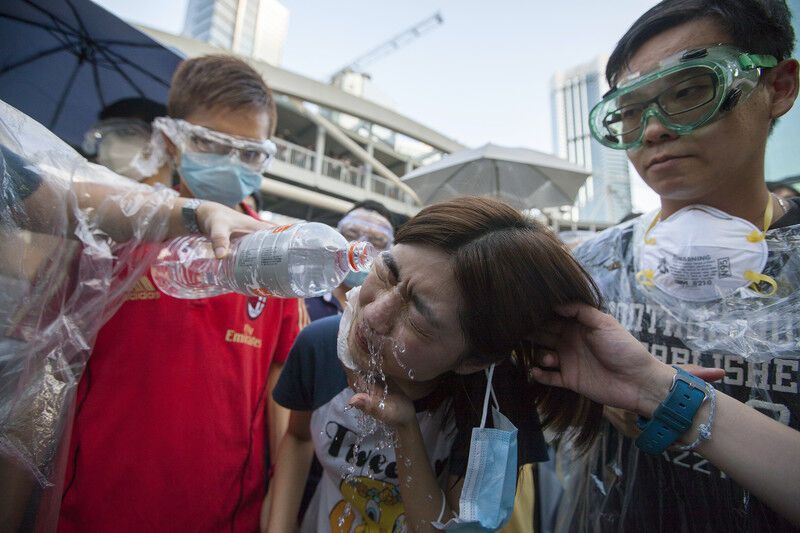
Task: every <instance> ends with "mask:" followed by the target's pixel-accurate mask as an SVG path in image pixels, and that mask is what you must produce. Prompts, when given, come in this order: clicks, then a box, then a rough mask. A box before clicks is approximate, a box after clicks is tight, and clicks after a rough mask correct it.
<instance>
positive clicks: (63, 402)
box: [0, 101, 176, 531]
mask: <svg viewBox="0 0 800 533" xmlns="http://www.w3.org/2000/svg"><path fill="white" fill-rule="evenodd" d="M175 197H176V194H175V193H174V192H172V191H170V190H167V189H160V190H157V189H153V188H150V187H147V186H145V185H141V184H138V183H136V182H133V181H131V180H128V179H125V178H122V177H121V176H118V175H116V174H114V173H112V172H111V171H109V170H107V169H105V168H104V167H100V166H98V165H94V164H91V163H89V162H87V161H86V160H85V159H84V158H83V157H81V156H80V155H78V153H76V152H75V151H74V150H72V149H71V148H70V147H69V146H67V145H66V144H65V143H64V142H62V141H61V140H60V139H58V138H57V137H56V136H55V135H53V134H52V133H50V132H49V131H48V130H47V129H45V128H44V127H43V126H42V125H40V124H39V123H37V122H35V121H34V120H33V119H31V118H29V117H27V116H26V115H24V114H23V113H21V112H19V111H18V110H16V109H14V108H13V107H11V106H9V105H7V104H5V103H4V102H2V101H0V328H1V329H0V331H1V333H0V487H1V488H0V492H3V493H4V494H3V497H2V498H0V518H1V519H0V523H3V524H4V525H5V526H10V528H9V529H10V530H16V529H17V528H20V529H24V530H37V531H54V530H55V528H56V523H57V519H58V509H59V503H60V501H61V490H62V482H63V480H62V477H63V473H64V468H65V458H66V452H67V447H68V440H69V434H70V430H71V419H72V412H73V399H74V394H75V390H76V387H77V384H78V382H79V380H80V378H81V374H82V371H83V369H84V366H85V364H86V361H87V358H88V357H89V354H90V352H91V349H92V344H93V342H94V339H95V336H96V334H97V331H98V330H99V329H100V327H101V326H102V325H103V323H104V322H105V320H106V319H107V318H108V317H110V316H111V315H112V314H113V313H114V312H115V311H116V309H117V308H118V307H119V305H120V304H121V303H122V302H123V300H124V297H125V294H126V292H127V290H128V289H129V288H130V286H131V285H132V284H133V283H134V282H135V281H136V280H137V279H138V277H139V276H140V275H141V273H142V271H144V269H145V268H147V267H148V266H149V262H150V260H151V259H152V257H150V255H154V254H155V253H156V252H157V250H155V249H153V250H152V252H145V253H144V254H143V253H142V250H141V249H142V248H144V247H141V246H138V245H139V244H141V243H142V242H144V241H159V240H162V239H163V238H164V237H165V236H166V233H167V223H168V218H169V217H168V215H169V212H170V209H171V207H172V205H173V203H174V199H175ZM137 248H138V251H137V253H134V251H135V250H137ZM149 248H151V249H152V248H155V247H149ZM148 254H150V255H148Z"/></svg>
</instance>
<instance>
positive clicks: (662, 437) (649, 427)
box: [636, 365, 708, 455]
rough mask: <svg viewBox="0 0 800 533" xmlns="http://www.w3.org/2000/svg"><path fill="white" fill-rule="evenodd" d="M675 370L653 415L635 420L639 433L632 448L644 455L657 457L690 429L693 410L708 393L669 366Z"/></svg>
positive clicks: (699, 381) (696, 380)
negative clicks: (670, 383)
mask: <svg viewBox="0 0 800 533" xmlns="http://www.w3.org/2000/svg"><path fill="white" fill-rule="evenodd" d="M673 368H674V369H675V370H676V371H677V372H676V373H675V376H673V378H672V386H671V387H670V389H669V394H667V397H666V398H664V401H662V402H661V403H660V404H659V406H658V407H656V410H655V412H654V413H653V418H652V420H647V419H646V418H642V417H639V420H638V421H637V425H638V426H639V429H641V430H642V434H641V435H639V437H637V439H636V446H637V447H638V448H639V449H640V450H642V451H643V452H645V453H649V454H652V455H658V454H660V453H662V452H663V451H664V450H666V449H667V448H669V446H670V445H671V444H672V443H673V442H675V441H676V440H678V438H680V436H681V435H683V434H684V433H686V432H687V431H689V428H691V427H692V420H694V416H695V415H696V414H697V410H698V409H700V406H701V405H703V402H704V401H705V399H706V397H707V396H708V393H707V392H706V390H707V389H706V387H707V383H706V382H705V381H703V380H702V379H700V378H698V377H696V376H693V375H692V374H690V373H688V372H686V371H685V370H682V369H680V368H678V367H677V366H674V365H673Z"/></svg>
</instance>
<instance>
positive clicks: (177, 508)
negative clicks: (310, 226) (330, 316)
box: [59, 55, 302, 532]
mask: <svg viewBox="0 0 800 533" xmlns="http://www.w3.org/2000/svg"><path fill="white" fill-rule="evenodd" d="M168 113H169V116H168V117H160V118H157V119H156V120H155V121H154V123H153V130H154V133H153V138H152V140H151V144H150V146H149V147H148V149H147V150H146V153H144V154H142V156H141V157H140V158H139V162H138V163H139V166H140V168H141V169H144V170H145V172H144V174H145V175H148V174H150V175H153V176H156V178H157V181H161V182H164V183H170V181H171V178H172V176H173V175H177V177H178V180H179V185H178V188H179V192H180V195H181V196H182V197H184V198H189V200H188V201H187V202H186V204H185V206H186V208H188V209H189V210H191V209H192V208H193V206H202V205H203V201H204V200H211V201H215V202H218V203H221V204H223V205H227V206H229V207H237V208H238V209H240V210H243V211H245V212H248V213H250V214H252V215H253V216H254V218H255V214H254V213H252V212H250V211H248V209H247V207H246V206H244V205H243V204H242V203H241V202H242V200H244V199H245V198H246V197H247V196H248V195H249V194H250V193H252V192H253V191H254V190H255V189H256V188H257V187H259V185H260V183H261V173H262V172H264V171H265V170H266V168H267V166H268V163H269V161H270V159H271V157H272V156H273V155H274V153H275V147H274V144H273V143H272V142H271V141H270V140H269V137H270V135H272V133H273V132H274V131H275V126H276V124H275V116H276V113H275V103H274V100H273V97H272V93H271V91H270V89H269V88H268V87H267V85H266V84H265V83H264V80H263V79H262V78H261V76H260V75H259V74H258V73H257V72H256V71H255V70H253V69H252V67H250V66H249V65H247V64H246V63H244V62H243V61H241V60H239V59H236V58H233V57H230V56H222V55H217V56H205V57H199V58H193V59H189V60H186V61H184V62H183V63H181V65H180V66H179V67H178V69H177V70H176V72H175V75H174V77H173V80H172V86H171V88H170V93H169V101H168ZM148 170H149V172H147V171H148ZM198 208H199V207H198ZM301 325H302V324H301V323H300V314H299V302H298V300H281V299H277V298H271V299H269V300H268V301H267V300H266V299H264V298H247V297H245V296H242V295H235V294H230V295H223V296H218V297H216V298H209V299H201V300H178V299H173V298H171V297H169V296H167V295H166V294H162V293H160V292H159V291H158V290H157V289H156V288H155V286H154V284H153V282H152V279H151V278H150V277H149V275H146V276H143V277H141V278H140V279H139V281H138V282H137V285H136V286H135V287H134V290H132V291H131V292H130V293H129V295H128V299H127V302H126V303H125V304H123V305H122V307H121V308H120V309H119V311H118V312H117V313H116V314H115V315H114V316H113V317H112V318H111V319H110V320H109V321H108V323H106V324H105V326H104V327H103V328H102V329H101V331H100V332H99V334H98V337H97V341H96V343H95V348H94V351H93V353H92V355H91V357H90V359H89V362H88V365H87V369H86V372H85V373H84V376H83V379H82V380H81V383H80V385H79V387H78V392H77V400H76V405H77V406H78V407H77V409H76V412H75V420H74V426H73V431H72V439H71V442H70V449H69V452H68V454H69V457H68V461H67V464H68V466H67V471H66V478H65V482H64V491H63V498H62V505H61V515H60V519H59V530H60V531H64V532H69V531H87V530H107V529H110V528H113V529H114V530H115V531H142V530H144V529H166V528H171V527H178V528H179V529H181V530H186V531H189V530H192V531H195V530H203V531H207V530H215V531H216V530H219V531H221V530H225V531H254V530H256V529H257V528H258V521H259V510H260V505H261V501H262V500H263V498H264V493H265V488H266V479H267V471H268V468H269V463H268V460H267V457H268V454H267V453H266V451H267V450H268V449H269V446H268V442H269V441H273V440H276V439H279V438H280V436H281V434H282V432H283V428H284V427H285V421H284V420H283V419H282V417H281V415H282V413H281V412H280V411H279V410H278V409H276V408H275V407H274V406H273V405H274V404H273V402H272V401H271V400H270V391H271V388H272V384H273V383H274V382H276V381H277V376H278V375H279V372H280V368H281V366H282V363H283V361H284V359H285V358H286V355H287V354H288V351H289V348H290V347H291V345H292V342H293V341H294V338H295V336H296V335H297V332H298V331H299V328H300V326H301Z"/></svg>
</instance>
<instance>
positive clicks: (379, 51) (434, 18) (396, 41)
mask: <svg viewBox="0 0 800 533" xmlns="http://www.w3.org/2000/svg"><path fill="white" fill-rule="evenodd" d="M442 23H444V18H443V17H442V14H441V12H439V11H437V12H436V13H434V14H433V15H431V16H430V17H428V18H426V19H425V20H422V21H420V22H418V23H416V24H414V25H413V26H411V27H410V28H408V29H407V30H405V31H403V32H400V33H398V34H397V35H395V36H394V37H392V38H391V39H389V40H388V41H386V42H384V43H382V44H380V45H378V46H376V47H375V48H373V49H372V50H370V51H369V52H367V53H365V54H363V55H361V56H360V57H358V58H357V59H355V60H354V61H352V62H350V63H349V64H347V65H346V66H344V67H342V68H340V69H339V70H337V71H336V72H335V73H334V74H333V75H332V76H331V83H332V84H335V83H337V81H338V80H339V79H340V78H341V77H342V76H343V75H345V74H348V73H351V72H354V73H357V74H362V75H363V74H365V72H364V69H365V68H366V67H367V66H368V65H371V64H372V63H374V62H375V61H378V60H379V59H383V58H384V57H386V56H387V55H389V54H391V53H392V52H396V51H397V50H399V49H400V48H402V47H403V46H405V45H407V44H409V43H410V42H412V41H415V40H416V39H418V38H419V37H422V36H423V35H425V34H426V33H428V32H430V31H431V30H434V29H436V28H437V27H438V26H440V25H441V24H442Z"/></svg>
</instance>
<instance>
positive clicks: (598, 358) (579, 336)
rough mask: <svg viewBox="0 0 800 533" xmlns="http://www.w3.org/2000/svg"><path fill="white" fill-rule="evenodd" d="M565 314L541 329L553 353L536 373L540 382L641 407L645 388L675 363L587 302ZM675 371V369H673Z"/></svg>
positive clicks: (612, 402) (563, 310)
mask: <svg viewBox="0 0 800 533" xmlns="http://www.w3.org/2000/svg"><path fill="white" fill-rule="evenodd" d="M556 311H557V312H558V313H559V315H561V317H562V318H560V319H557V320H553V321H551V322H549V323H547V324H546V325H544V326H543V327H542V328H540V330H538V331H537V332H536V335H535V339H536V342H537V343H538V344H539V345H540V346H543V347H545V348H547V349H549V350H551V352H550V353H549V354H548V355H547V356H546V357H545V358H543V359H542V360H541V363H540V365H541V367H540V368H535V369H533V371H532V375H533V378H534V379H535V380H536V381H538V382H539V383H542V384H545V385H551V386H555V387H565V388H568V389H570V390H573V391H575V392H577V393H578V394H581V395H583V396H586V397H588V398H590V399H592V400H594V401H596V402H598V403H602V404H605V405H610V406H613V407H621V408H623V409H628V410H632V411H635V410H637V407H638V406H639V404H640V395H641V392H642V389H643V388H644V387H647V385H648V383H649V382H650V381H652V380H653V379H654V376H655V374H656V373H657V372H663V371H664V367H666V368H667V369H668V370H670V371H671V369H669V367H667V366H666V365H664V364H663V363H661V362H660V361H658V360H657V359H656V358H654V357H653V356H652V355H651V354H650V353H649V352H648V351H647V350H645V348H644V347H643V346H642V344H641V343H640V342H639V341H638V340H636V339H635V338H634V337H633V336H632V335H631V334H630V333H628V332H627V331H626V330H625V328H623V327H622V325H621V324H620V323H619V322H617V321H616V320H614V319H613V318H612V317H611V316H610V315H607V314H605V313H603V312H602V311H600V310H598V309H595V308H593V307H591V306H589V305H586V304H569V305H564V306H561V307H559V308H557V310H556ZM673 372H674V371H673Z"/></svg>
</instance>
